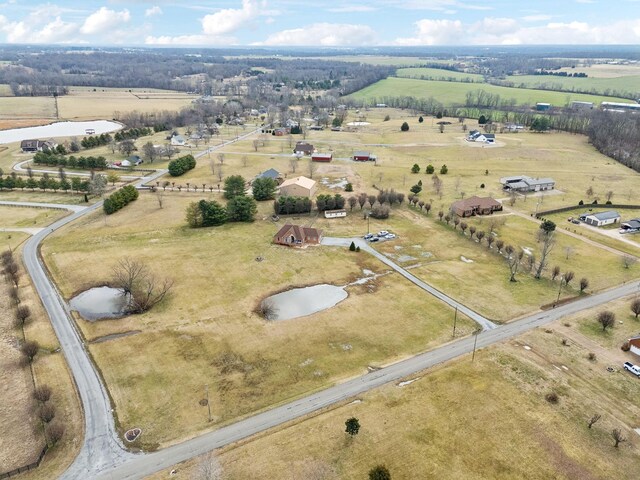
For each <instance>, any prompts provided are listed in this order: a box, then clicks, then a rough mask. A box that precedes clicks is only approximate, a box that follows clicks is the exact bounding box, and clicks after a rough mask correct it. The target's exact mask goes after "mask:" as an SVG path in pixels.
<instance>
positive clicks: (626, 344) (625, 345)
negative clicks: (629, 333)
mask: <svg viewBox="0 0 640 480" xmlns="http://www.w3.org/2000/svg"><path fill="white" fill-rule="evenodd" d="M620 349H621V350H622V351H623V352H628V351H629V350H631V345H630V344H629V342H624V343H623V344H622V346H621V347H620Z"/></svg>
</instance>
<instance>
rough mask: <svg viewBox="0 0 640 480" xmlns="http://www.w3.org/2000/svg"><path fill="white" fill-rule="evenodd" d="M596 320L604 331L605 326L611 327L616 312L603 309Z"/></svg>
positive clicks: (614, 320)
mask: <svg viewBox="0 0 640 480" xmlns="http://www.w3.org/2000/svg"><path fill="white" fill-rule="evenodd" d="M596 320H598V323H599V324H600V325H602V331H603V332H604V331H605V330H606V329H607V328H609V327H613V325H614V324H615V322H616V314H615V313H613V312H610V311H609V310H605V311H604V312H600V313H599V314H598V316H597V317H596Z"/></svg>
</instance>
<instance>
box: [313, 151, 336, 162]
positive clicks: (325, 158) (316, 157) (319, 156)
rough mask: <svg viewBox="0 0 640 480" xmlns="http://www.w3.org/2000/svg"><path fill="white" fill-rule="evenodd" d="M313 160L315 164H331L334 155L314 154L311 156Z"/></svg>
mask: <svg viewBox="0 0 640 480" xmlns="http://www.w3.org/2000/svg"><path fill="white" fill-rule="evenodd" d="M311 160H312V161H314V162H330V161H331V160H333V153H314V154H313V155H311Z"/></svg>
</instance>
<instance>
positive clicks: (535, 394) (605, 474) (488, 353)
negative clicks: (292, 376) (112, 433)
mask: <svg viewBox="0 0 640 480" xmlns="http://www.w3.org/2000/svg"><path fill="white" fill-rule="evenodd" d="M548 331H549V333H546V332H543V331H541V330H536V331H533V332H530V333H528V334H526V335H524V336H522V337H520V338H517V339H515V340H512V341H510V342H508V343H506V344H502V345H498V346H494V347H490V348H487V349H485V350H481V351H480V352H479V354H478V355H476V359H475V362H474V363H471V361H470V358H468V357H467V358H461V359H459V360H457V361H454V362H450V363H448V364H447V365H444V366H441V367H437V368H433V369H431V370H428V371H425V372H421V373H418V374H416V376H415V377H412V378H411V379H408V380H410V381H413V382H412V383H410V384H408V385H404V386H399V384H392V385H387V386H385V387H382V388H379V389H376V390H374V391H371V392H368V393H366V394H363V395H360V396H359V397H358V398H357V401H354V402H350V403H346V404H343V405H340V406H338V407H335V408H332V409H328V410H325V411H324V412H323V413H321V414H319V415H316V416H313V417H312V418H307V419H304V420H302V421H299V422H295V423H290V424H288V425H285V426H283V427H281V428H279V429H276V430H275V431H271V432H270V433H268V434H265V435H261V436H259V437H257V438H254V439H251V440H247V441H244V442H240V443H239V444H236V445H232V446H230V447H228V448H226V449H223V450H222V451H220V452H216V454H217V455H218V457H219V460H220V463H221V464H222V467H223V469H224V475H225V478H229V479H231V480H235V479H243V478H282V479H297V478H325V479H338V478H339V479H354V480H355V479H362V478H366V476H367V472H368V471H369V469H371V468H372V467H374V466H375V465H379V464H384V465H386V466H387V468H388V469H389V471H390V473H391V475H392V478H438V479H456V480H458V479H462V480H466V479H478V478H486V479H512V478H527V479H548V478H557V479H567V480H568V479H574V478H580V479H589V480H591V479H598V478H624V479H629V480H630V479H633V478H635V477H636V474H635V471H634V469H635V465H637V464H638V462H639V461H640V454H639V453H638V441H637V439H636V438H635V435H636V434H635V433H634V432H633V430H631V427H634V426H635V425H636V423H635V422H636V418H637V417H636V415H635V414H634V409H633V408H629V407H627V406H626V403H628V402H634V401H635V398H636V397H637V395H638V394H640V382H639V381H638V380H637V379H634V378H633V377H631V376H630V375H629V376H624V375H623V374H621V373H618V374H614V375H613V376H612V375H611V374H610V373H609V372H607V371H606V370H605V369H604V365H602V364H601V363H600V362H595V363H593V362H590V361H589V360H587V359H586V355H585V354H584V352H583V351H582V350H581V349H579V348H576V347H565V346H563V345H562V344H561V341H560V340H561V338H562V336H561V335H560V334H559V333H557V332H554V330H548ZM523 345H527V346H528V347H529V348H530V350H525V349H523ZM561 366H565V367H566V369H564V368H561ZM551 391H555V392H557V393H558V395H559V398H560V399H559V402H558V404H556V405H553V404H550V403H549V402H547V401H546V400H545V398H544V397H545V395H546V394H547V393H549V392H551ZM597 412H600V413H602V420H600V422H599V423H597V424H596V425H595V426H594V427H593V428H592V429H588V428H587V426H586V422H587V420H588V419H589V418H590V417H591V416H592V415H593V414H594V413H597ZM350 417H356V418H358V420H359V422H360V425H361V429H360V432H359V433H358V435H357V436H355V437H353V438H348V436H347V434H346V433H345V432H344V429H345V425H344V422H345V420H346V419H348V418H350ZM613 428H621V429H622V431H623V433H624V435H625V437H626V438H628V439H629V440H628V442H627V443H623V444H621V447H620V448H619V449H615V448H613V441H612V440H611V434H610V432H611V430H612V429H613ZM200 462H202V458H199V459H194V460H191V461H189V462H185V463H183V464H180V465H176V466H174V467H171V468H170V469H167V470H165V471H162V472H158V473H157V474H156V475H154V476H151V477H150V478H152V479H160V478H165V477H166V475H167V472H168V471H169V470H173V469H175V470H176V474H175V475H174V478H177V479H187V478H193V476H195V475H196V474H197V473H196V472H197V469H198V468H199V466H200Z"/></svg>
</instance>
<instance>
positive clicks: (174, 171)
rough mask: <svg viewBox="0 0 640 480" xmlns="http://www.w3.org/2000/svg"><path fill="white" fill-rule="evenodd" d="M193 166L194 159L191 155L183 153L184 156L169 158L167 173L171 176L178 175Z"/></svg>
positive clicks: (194, 165) (194, 163)
mask: <svg viewBox="0 0 640 480" xmlns="http://www.w3.org/2000/svg"><path fill="white" fill-rule="evenodd" d="M195 167H196V159H195V158H193V155H185V156H184V157H180V158H176V159H175V160H171V161H170V162H169V166H168V167H167V168H168V170H169V175H171V176H172V177H179V176H180V175H184V174H185V173H186V172H188V171H189V170H192V169H194V168H195Z"/></svg>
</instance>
